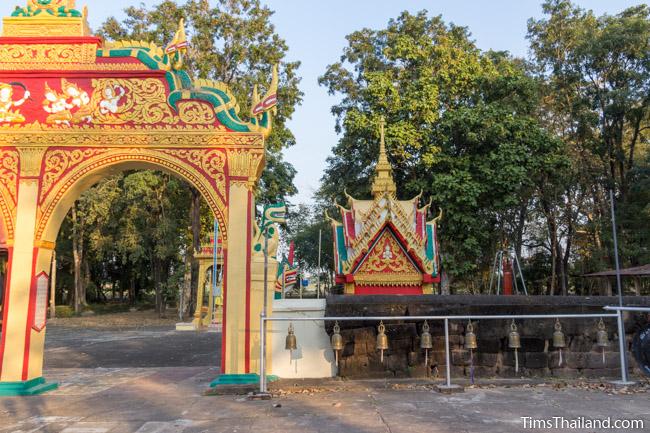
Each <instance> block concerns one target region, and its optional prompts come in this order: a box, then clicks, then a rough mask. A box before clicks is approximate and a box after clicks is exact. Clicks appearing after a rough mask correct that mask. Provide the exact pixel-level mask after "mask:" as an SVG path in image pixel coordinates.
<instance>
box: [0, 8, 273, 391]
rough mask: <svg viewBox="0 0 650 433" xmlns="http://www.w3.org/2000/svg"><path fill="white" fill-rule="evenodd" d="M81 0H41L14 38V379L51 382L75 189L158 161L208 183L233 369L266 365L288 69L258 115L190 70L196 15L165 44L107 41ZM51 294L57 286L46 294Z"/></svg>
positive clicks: (1, 107) (1, 143) (8, 362)
mask: <svg viewBox="0 0 650 433" xmlns="http://www.w3.org/2000/svg"><path fill="white" fill-rule="evenodd" d="M86 15H87V12H86V10H85V9H84V10H83V11H79V10H77V9H75V2H74V0H28V2H27V5H26V6H25V7H18V8H16V10H15V11H14V12H13V14H12V16H10V17H6V18H4V20H3V32H2V36H1V37H0V219H1V221H0V227H2V236H1V237H0V242H2V243H3V245H0V248H4V249H6V250H7V251H8V254H9V266H8V276H7V280H8V284H7V289H6V293H5V305H4V311H3V319H4V320H3V321H4V329H3V331H2V338H1V340H0V385H2V384H3V383H5V384H6V383H7V382H10V383H11V386H13V387H17V386H18V387H19V386H21V384H22V386H23V387H24V388H25V389H27V387H29V386H32V385H34V384H37V383H38V382H40V381H41V379H40V378H41V375H42V360H43V346H44V339H45V328H44V326H41V325H44V314H45V310H46V306H45V302H46V301H45V299H47V278H49V276H48V273H49V265H50V261H51V256H52V251H53V249H54V243H55V241H56V236H57V233H58V230H59V227H60V225H61V222H62V220H63V218H64V217H65V215H66V213H67V212H68V210H69V208H70V207H71V205H72V203H73V202H74V200H76V199H77V198H78V197H79V195H80V194H81V193H82V192H83V191H85V190H86V189H87V188H89V187H90V186H92V185H93V184H95V183H96V182H97V181H98V180H100V179H102V178H104V177H106V176H108V175H110V174H111V173H115V172H117V171H121V170H129V169H158V170H165V171H168V172H170V173H172V174H174V175H176V176H179V177H181V178H182V179H184V180H186V181H187V182H189V183H190V184H191V185H193V186H194V187H195V188H197V190H199V191H200V192H201V194H202V195H203V197H204V198H205V199H206V201H207V203H208V204H209V206H210V208H211V209H212V211H213V212H214V214H215V216H216V218H217V220H218V221H219V224H220V226H221V227H220V228H221V230H220V232H221V234H222V236H223V242H224V248H223V251H224V263H225V272H224V294H225V300H224V301H225V302H224V303H225V308H224V311H225V318H224V335H223V354H222V355H223V356H222V359H223V361H222V371H223V372H225V373H233V374H239V373H249V372H251V371H255V370H256V367H257V362H256V359H252V357H251V354H255V353H257V351H256V350H255V347H254V342H253V341H251V335H252V332H254V331H255V330H256V326H255V324H256V322H257V320H251V318H254V317H257V316H258V315H259V310H260V306H261V304H262V300H261V295H260V294H259V293H261V291H259V290H256V288H255V287H254V285H255V284H254V282H253V281H252V277H251V275H252V273H253V272H254V271H255V270H254V269H252V265H251V262H252V258H251V248H250V246H251V243H252V236H253V230H254V221H253V213H254V197H253V188H254V186H255V184H256V182H257V180H258V179H259V176H260V174H261V170H262V169H263V167H264V140H265V137H266V136H267V135H268V134H269V132H270V129H271V111H272V110H273V108H274V106H275V101H276V99H275V93H276V89H277V72H276V71H274V74H273V79H272V81H271V84H270V85H269V89H268V92H267V94H266V96H264V97H263V98H259V97H258V96H257V91H255V92H253V97H254V100H253V103H252V106H253V107H254V108H253V110H252V113H251V115H250V120H248V121H244V120H242V119H241V118H240V117H239V107H238V105H237V101H236V100H235V98H234V96H233V95H232V94H231V93H230V91H229V90H228V88H227V87H226V86H225V85H224V84H222V83H219V82H214V81H209V80H193V79H191V78H190V77H189V75H188V74H187V73H186V72H184V71H183V70H182V64H183V55H184V53H185V50H186V48H187V41H186V39H185V33H184V29H183V23H182V22H181V25H180V26H179V30H178V32H177V34H176V35H175V37H174V40H173V41H172V42H171V43H170V44H169V45H168V46H167V47H166V48H165V49H163V48H161V47H157V46H156V45H154V44H150V43H146V42H139V41H121V42H115V43H105V42H103V41H102V40H101V39H99V38H97V37H94V36H92V35H91V34H90V32H89V30H88V25H87V20H86ZM43 291H45V293H44V292H43Z"/></svg>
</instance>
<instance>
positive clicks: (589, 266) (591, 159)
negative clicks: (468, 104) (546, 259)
mask: <svg viewBox="0 0 650 433" xmlns="http://www.w3.org/2000/svg"><path fill="white" fill-rule="evenodd" d="M543 10H544V13H545V14H546V16H545V17H544V18H543V19H540V20H532V19H531V20H529V22H528V39H529V40H530V44H531V51H532V54H533V57H532V59H531V60H532V62H533V63H534V65H535V68H536V75H537V76H538V77H539V78H540V80H542V81H543V83H544V85H543V87H542V89H543V93H544V98H543V99H542V101H543V104H542V106H541V110H540V116H539V119H540V122H541V123H542V124H543V125H544V126H545V128H547V130H549V131H551V132H552V133H553V134H555V135H557V136H558V137H559V138H561V139H562V140H563V141H564V142H565V144H566V146H567V157H568V158H570V160H571V175H570V182H569V183H568V184H567V185H565V186H564V187H563V188H559V189H556V190H554V191H551V192H550V193H549V192H548V191H543V193H542V195H541V201H540V203H541V204H542V206H541V209H542V213H543V216H544V219H545V220H546V222H547V228H548V231H549V235H550V238H551V243H552V244H553V245H554V247H553V251H552V260H553V262H554V264H553V268H552V269H553V271H555V269H560V270H561V271H562V272H563V273H564V277H563V278H562V279H561V281H560V283H561V285H562V291H563V292H566V286H567V285H568V282H567V280H568V276H567V275H568V272H569V266H570V263H569V262H570V260H571V253H572V250H571V248H572V246H573V245H575V244H576V243H577V244H580V245H579V246H580V249H581V255H580V257H579V258H578V260H577V263H576V265H577V266H578V270H579V271H581V272H583V271H593V270H599V269H602V267H604V266H607V267H613V256H612V254H611V253H610V252H611V251H612V250H613V245H612V243H611V236H610V233H611V224H610V222H609V214H610V209H609V207H610V203H609V193H608V191H609V189H613V190H614V192H615V194H616V198H617V201H618V202H619V209H620V211H619V214H620V216H623V217H625V215H628V216H629V215H632V214H633V213H635V212H636V211H638V210H639V209H640V208H643V203H639V202H638V200H643V197H642V196H639V195H638V194H637V192H638V187H637V186H635V182H638V181H639V177H638V174H639V169H638V165H639V163H638V161H639V157H640V156H641V159H642V157H643V152H644V150H643V148H642V144H643V143H647V141H648V136H647V130H648V119H649V113H650V50H649V48H650V45H649V41H650V20H649V17H650V15H649V14H650V8H648V6H647V5H639V6H635V7H631V8H628V9H626V10H624V11H622V12H621V13H619V14H616V15H603V16H600V17H598V16H595V15H594V14H593V12H592V11H585V10H584V9H581V8H579V7H577V6H575V5H574V4H572V3H571V2H570V1H568V0H547V1H545V2H544V3H543ZM633 191H634V192H633ZM620 222H621V223H624V224H625V225H623V229H622V230H620V233H621V235H622V236H621V240H622V242H621V244H622V245H623V251H624V254H623V261H624V262H628V263H637V262H638V255H637V254H638V252H639V251H640V250H639V248H640V247H641V245H642V244H640V243H639V242H641V239H642V238H645V239H647V235H643V236H639V232H638V230H642V231H645V230H643V229H642V228H641V227H640V226H639V225H638V223H637V225H634V224H633V223H631V222H630V221H629V220H626V219H625V218H621V219H620ZM626 226H627V228H626ZM646 226H647V221H646ZM585 235H586V236H585ZM562 249H564V251H562ZM556 263H557V264H556ZM551 292H553V289H552V288H551Z"/></svg>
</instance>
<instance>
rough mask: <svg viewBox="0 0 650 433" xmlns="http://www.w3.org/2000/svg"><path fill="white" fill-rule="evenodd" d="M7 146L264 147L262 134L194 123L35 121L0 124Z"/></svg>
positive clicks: (0, 132) (0, 131)
mask: <svg viewBox="0 0 650 433" xmlns="http://www.w3.org/2000/svg"><path fill="white" fill-rule="evenodd" d="M0 134H2V140H3V144H4V145H6V146H57V147H79V146H100V147H104V146H108V147H134V146H137V147H155V148H161V147H178V146H179V144H180V145H183V146H191V147H199V148H204V147H239V146H241V147H247V148H250V147H256V148H259V149H263V147H264V137H263V136H262V134H250V133H233V132H215V130H214V128H212V127H208V126H202V125H195V126H189V125H188V126H180V125H176V126H172V125H166V126H152V125H144V126H138V127H133V126H119V127H102V126H91V125H72V126H70V127H61V126H48V125H43V124H40V123H38V122H36V123H33V124H30V125H25V126H24V127H20V126H17V125H5V126H2V127H0Z"/></svg>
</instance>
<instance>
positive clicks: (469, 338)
mask: <svg viewBox="0 0 650 433" xmlns="http://www.w3.org/2000/svg"><path fill="white" fill-rule="evenodd" d="M477 347H478V344H477V343H476V334H474V325H472V321H471V320H470V322H469V323H468V324H467V332H465V349H468V350H473V349H476V348H477Z"/></svg>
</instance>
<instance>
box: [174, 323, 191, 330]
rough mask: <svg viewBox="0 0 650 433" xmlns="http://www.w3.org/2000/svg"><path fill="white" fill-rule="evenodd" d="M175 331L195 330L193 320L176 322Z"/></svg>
mask: <svg viewBox="0 0 650 433" xmlns="http://www.w3.org/2000/svg"><path fill="white" fill-rule="evenodd" d="M176 330H177V331H196V325H195V324H194V323H193V322H181V323H177V324H176Z"/></svg>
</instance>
